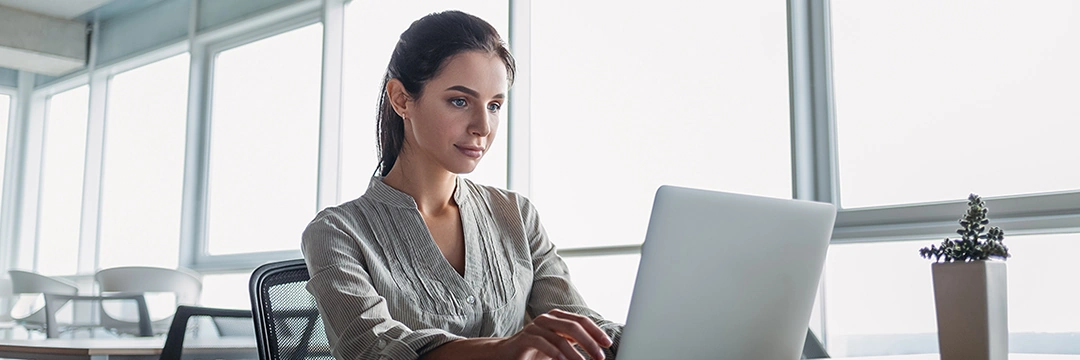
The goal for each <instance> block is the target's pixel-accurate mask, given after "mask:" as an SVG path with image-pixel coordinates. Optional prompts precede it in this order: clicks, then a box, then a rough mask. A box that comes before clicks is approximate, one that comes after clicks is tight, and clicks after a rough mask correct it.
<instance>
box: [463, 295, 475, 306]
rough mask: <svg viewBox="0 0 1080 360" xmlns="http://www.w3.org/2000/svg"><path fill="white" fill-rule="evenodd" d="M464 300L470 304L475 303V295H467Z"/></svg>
mask: <svg viewBox="0 0 1080 360" xmlns="http://www.w3.org/2000/svg"><path fill="white" fill-rule="evenodd" d="M465 301H466V302H468V303H470V304H473V303H476V297H475V296H472V295H469V297H467V298H465Z"/></svg>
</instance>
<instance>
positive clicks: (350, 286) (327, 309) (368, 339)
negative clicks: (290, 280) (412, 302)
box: [301, 211, 462, 360]
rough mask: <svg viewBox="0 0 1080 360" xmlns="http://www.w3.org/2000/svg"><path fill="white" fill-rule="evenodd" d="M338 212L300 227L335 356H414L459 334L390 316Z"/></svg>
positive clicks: (312, 284) (395, 358)
mask: <svg viewBox="0 0 1080 360" xmlns="http://www.w3.org/2000/svg"><path fill="white" fill-rule="evenodd" d="M346 229H347V226H345V224H344V223H343V222H342V219H341V216H340V214H335V213H333V212H329V211H324V212H323V213H320V214H319V216H317V217H316V218H315V220H313V221H312V222H311V223H310V224H309V225H308V227H307V229H305V230H304V235H303V241H302V244H301V249H302V250H303V253H304V259H305V260H306V262H307V266H308V272H309V273H310V275H311V279H310V280H309V281H308V283H307V290H308V291H309V292H310V293H311V294H312V295H313V296H314V297H315V301H316V303H317V304H318V307H319V312H320V313H321V314H322V318H323V322H324V323H325V325H326V335H327V340H329V342H330V348H331V349H332V352H333V355H334V357H335V358H337V359H364V360H366V359H393V360H407V359H417V358H419V357H420V356H421V355H423V354H425V353H427V352H429V351H431V350H432V349H434V348H436V347H438V346H440V345H442V344H445V343H447V342H450V341H453V340H456V339H462V337H460V336H457V335H454V334H451V333H449V332H447V331H444V330H440V329H419V330H413V329H410V328H409V327H407V326H406V325H404V324H402V323H401V322H399V321H396V320H394V319H393V318H391V316H390V311H389V309H388V308H387V304H386V299H385V298H384V297H383V296H381V295H379V294H378V293H377V292H376V290H375V287H374V286H373V285H372V281H371V277H370V275H369V274H368V271H367V270H366V269H365V265H364V263H363V260H362V259H363V257H362V256H361V251H362V249H361V247H360V246H359V243H358V242H357V241H356V239H355V238H354V237H353V236H352V235H350V233H351V232H350V231H347V230H346Z"/></svg>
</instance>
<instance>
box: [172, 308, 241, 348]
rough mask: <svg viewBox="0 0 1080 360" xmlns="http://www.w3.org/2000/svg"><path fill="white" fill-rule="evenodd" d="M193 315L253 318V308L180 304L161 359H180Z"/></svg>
mask: <svg viewBox="0 0 1080 360" xmlns="http://www.w3.org/2000/svg"><path fill="white" fill-rule="evenodd" d="M192 316H210V317H232V318H249V319H250V318H251V310H238V309H220V308H208V307H201V306H188V305H180V306H177V307H176V315H173V320H172V324H171V325H169V334H168V335H166V336H165V347H164V348H162V350H161V358H160V360H180V355H181V352H182V351H183V349H184V333H185V332H186V331H187V323H188V319H190V318H191V317H192Z"/></svg>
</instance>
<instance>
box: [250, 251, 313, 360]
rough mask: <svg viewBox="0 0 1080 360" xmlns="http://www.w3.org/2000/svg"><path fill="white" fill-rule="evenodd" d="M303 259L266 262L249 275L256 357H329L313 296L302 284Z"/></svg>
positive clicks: (304, 275) (265, 359)
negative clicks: (257, 355) (257, 350)
mask: <svg viewBox="0 0 1080 360" xmlns="http://www.w3.org/2000/svg"><path fill="white" fill-rule="evenodd" d="M307 281H308V271H307V265H305V264H304V260H303V259H296V260H287V261H280V262H274V263H269V264H265V265H262V266H260V267H259V268H258V269H255V272H254V273H252V275H251V287H250V291H251V308H252V313H253V315H254V318H255V339H256V343H257V344H258V345H257V346H258V348H259V358H260V359H263V360H270V359H273V360H277V359H290V360H292V359H332V355H331V354H330V343H329V342H328V341H327V340H326V329H325V328H324V327H323V321H322V317H321V316H320V315H319V309H318V307H317V306H316V305H315V298H314V297H312V296H311V294H310V293H308V291H307V289H306V288H305V287H304V286H305V285H307Z"/></svg>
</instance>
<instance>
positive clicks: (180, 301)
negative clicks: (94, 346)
mask: <svg viewBox="0 0 1080 360" xmlns="http://www.w3.org/2000/svg"><path fill="white" fill-rule="evenodd" d="M94 279H95V280H96V281H97V283H98V291H100V292H101V293H102V294H110V293H112V294H144V295H145V294H147V293H172V294H174V295H175V297H174V299H175V304H170V307H172V306H176V305H195V304H196V303H197V301H198V300H199V296H200V295H201V294H202V275H199V274H198V273H195V272H193V271H190V270H185V269H165V268H157V267H147V266H123V267H114V268H109V269H102V270H99V271H98V272H97V273H96V274H94ZM150 307H151V309H154V308H155V307H154V306H153V305H151V306H150ZM101 310H102V311H101V325H102V326H103V327H105V328H107V329H110V330H112V331H115V332H117V333H120V334H137V333H138V329H137V324H136V323H135V322H134V321H130V320H126V319H123V318H119V317H120V316H119V315H117V314H116V313H114V312H111V311H107V310H106V308H105V307H104V304H103V305H102V308H101ZM154 316H157V317H158V318H157V319H154V320H152V321H151V323H150V326H151V327H152V328H153V332H154V334H155V335H156V334H164V333H166V332H167V331H169V326H170V324H171V323H172V314H171V313H170V314H169V315H167V316H164V317H161V314H155V315H154Z"/></svg>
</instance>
